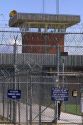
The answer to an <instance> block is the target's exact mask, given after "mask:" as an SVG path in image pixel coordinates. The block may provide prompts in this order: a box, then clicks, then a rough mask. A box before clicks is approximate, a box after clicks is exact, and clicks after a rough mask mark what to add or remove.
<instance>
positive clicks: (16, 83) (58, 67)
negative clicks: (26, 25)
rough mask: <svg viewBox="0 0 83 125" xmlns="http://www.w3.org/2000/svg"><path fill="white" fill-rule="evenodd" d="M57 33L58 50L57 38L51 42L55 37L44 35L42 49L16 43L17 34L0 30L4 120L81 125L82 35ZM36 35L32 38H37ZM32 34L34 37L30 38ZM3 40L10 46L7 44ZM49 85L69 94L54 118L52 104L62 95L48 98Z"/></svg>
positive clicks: (55, 105) (19, 39)
mask: <svg viewBox="0 0 83 125" xmlns="http://www.w3.org/2000/svg"><path fill="white" fill-rule="evenodd" d="M2 34H3V38H2ZM62 34H63V35H64V46H63V45H61V44H62V43H61V42H63V38H62V37H63V36H61V37H60V34H59V37H58V38H57V41H56V37H57V35H58V34H56V35H55V36H53V37H51V38H49V36H47V35H45V36H44V37H45V39H44V40H45V41H46V42H45V43H46V44H45V45H22V40H25V39H24V38H23V37H21V32H17V31H13V32H12V31H8V32H7V31H4V32H0V36H1V38H0V39H1V41H2V43H1V45H0V50H1V51H0V116H1V118H2V119H3V120H6V122H8V123H13V124H19V125H33V124H35V125H37V124H38V125H43V124H49V125H51V124H58V125H59V124H60V125H62V124H66V125H68V124H70V125H74V124H77V125H79V124H80V125H81V124H83V118H82V110H83V109H82V103H83V102H82V93H83V84H82V82H83V46H82V41H83V34H82V33H62ZM41 35H42V34H40V35H39V36H37V38H36V37H35V38H36V40H39V39H40V38H41V40H42V36H41ZM34 36H35V33H34V35H33V36H32V38H30V40H33V39H34ZM22 38H23V39H22ZM8 41H10V42H11V43H12V42H13V43H12V44H11V45H10V43H8ZM50 42H53V43H52V44H50ZM55 42H57V44H56V45H55V44H54V43H55ZM59 42H60V43H61V44H58V43H59ZM3 43H4V44H3ZM48 43H49V44H48ZM54 87H57V88H67V89H68V93H69V94H68V101H65V100H62V103H61V108H60V110H61V113H60V119H58V111H59V109H58V103H59V101H60V100H61V99H62V97H60V99H58V100H54V101H53V100H52V99H51V97H52V95H51V90H52V88H54ZM19 91H20V93H19ZM8 92H10V93H8ZM16 92H17V93H16ZM8 94H9V96H8ZM58 94H59V93H58Z"/></svg>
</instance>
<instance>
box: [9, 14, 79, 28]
mask: <svg viewBox="0 0 83 125" xmlns="http://www.w3.org/2000/svg"><path fill="white" fill-rule="evenodd" d="M11 15H12V14H11V13H10V19H9V26H10V27H20V26H23V25H24V26H25V25H26V26H27V27H30V28H38V27H40V28H44V27H47V28H60V29H62V28H67V27H70V26H72V25H75V24H77V23H79V22H80V16H79V15H62V14H61V15H60V14H59V15H55V14H40V13H17V12H16V14H15V13H14V15H12V16H11Z"/></svg>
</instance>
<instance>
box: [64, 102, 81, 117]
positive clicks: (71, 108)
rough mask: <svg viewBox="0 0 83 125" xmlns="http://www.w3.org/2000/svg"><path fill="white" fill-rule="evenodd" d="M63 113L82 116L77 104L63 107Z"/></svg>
mask: <svg viewBox="0 0 83 125" xmlns="http://www.w3.org/2000/svg"><path fill="white" fill-rule="evenodd" d="M62 111H64V112H67V113H71V114H76V115H81V112H80V105H76V104H64V105H63V106H62Z"/></svg>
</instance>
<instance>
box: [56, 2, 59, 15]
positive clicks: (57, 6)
mask: <svg viewBox="0 0 83 125" xmlns="http://www.w3.org/2000/svg"><path fill="white" fill-rule="evenodd" d="M56 14H59V0H56Z"/></svg>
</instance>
